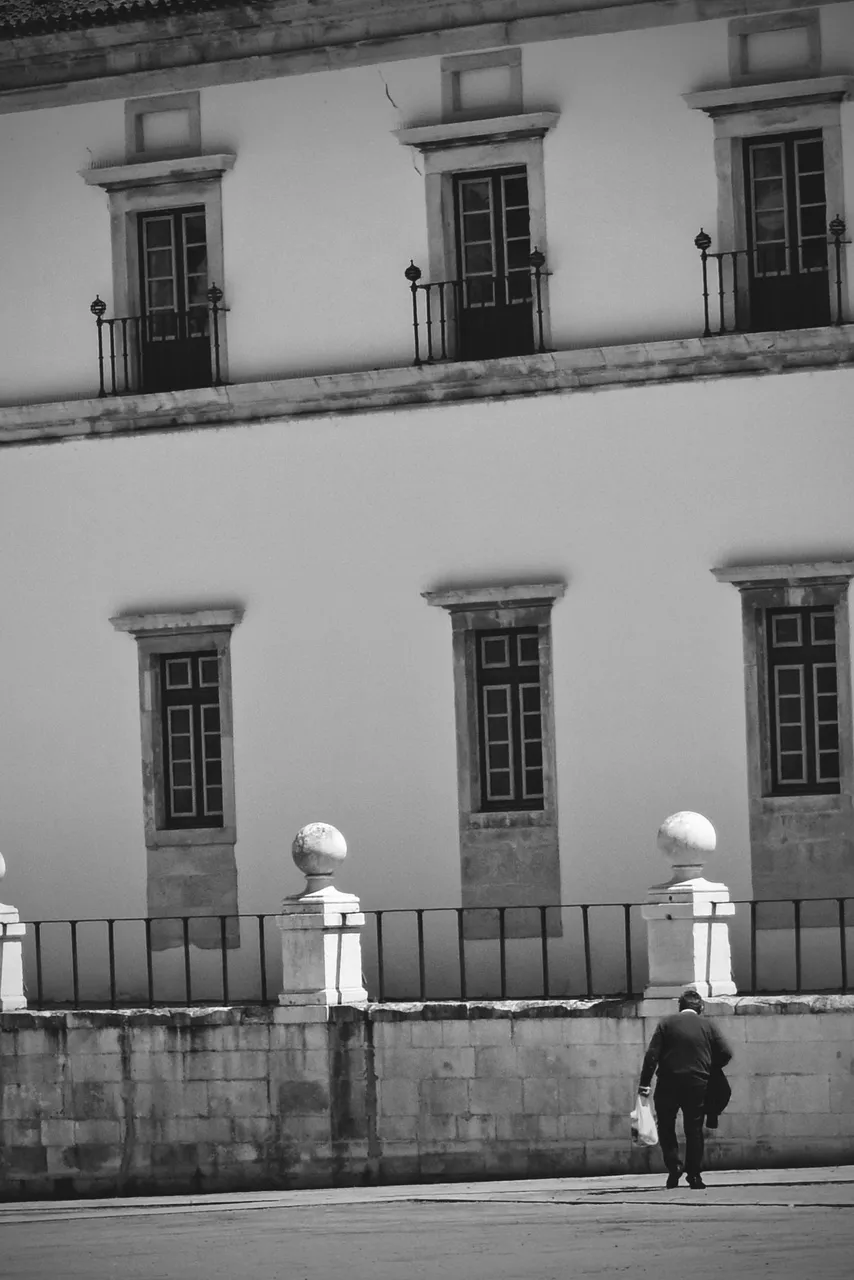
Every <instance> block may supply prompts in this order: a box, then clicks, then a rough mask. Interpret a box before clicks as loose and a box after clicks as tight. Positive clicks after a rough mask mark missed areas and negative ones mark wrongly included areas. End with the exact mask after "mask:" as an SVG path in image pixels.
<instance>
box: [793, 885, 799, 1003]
mask: <svg viewBox="0 0 854 1280" xmlns="http://www.w3.org/2000/svg"><path fill="white" fill-rule="evenodd" d="M792 906H793V908H794V922H795V991H798V992H799V991H800V989H801V900H800V898H795V900H794V901H793V903H792Z"/></svg>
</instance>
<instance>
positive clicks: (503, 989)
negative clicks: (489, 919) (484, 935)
mask: <svg viewBox="0 0 854 1280" xmlns="http://www.w3.org/2000/svg"><path fill="white" fill-rule="evenodd" d="M506 912H507V908H506V907H499V908H498V969H499V974H498V983H499V991H500V993H501V999H502V1000H506V999H507V934H506V930H505V915H506Z"/></svg>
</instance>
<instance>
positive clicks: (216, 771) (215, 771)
mask: <svg viewBox="0 0 854 1280" xmlns="http://www.w3.org/2000/svg"><path fill="white" fill-rule="evenodd" d="M205 782H206V783H207V785H208V786H217V787H218V786H220V785H221V784H222V761H220V760H211V759H207V760H206V761H205Z"/></svg>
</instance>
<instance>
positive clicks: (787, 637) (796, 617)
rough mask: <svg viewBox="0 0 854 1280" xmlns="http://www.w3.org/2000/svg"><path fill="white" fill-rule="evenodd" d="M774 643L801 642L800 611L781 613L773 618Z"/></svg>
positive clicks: (772, 633) (772, 632)
mask: <svg viewBox="0 0 854 1280" xmlns="http://www.w3.org/2000/svg"><path fill="white" fill-rule="evenodd" d="M771 635H772V644H774V645H781V644H800V643H801V616H800V614H798V613H784V614H779V615H777V616H776V617H774V618H772V619H771Z"/></svg>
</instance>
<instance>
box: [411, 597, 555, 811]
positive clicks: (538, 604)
mask: <svg viewBox="0 0 854 1280" xmlns="http://www.w3.org/2000/svg"><path fill="white" fill-rule="evenodd" d="M565 592H566V583H564V582H537V583H527V584H517V585H508V586H493V587H465V588H456V589H451V590H446V591H424V592H422V596H423V598H424V599H425V600H426V601H427V603H428V604H429V605H433V606H434V607H437V608H441V609H445V610H447V612H448V613H449V614H450V616H451V630H452V646H453V666H454V706H455V714H456V726H457V796H458V802H459V815H460V825H461V826H465V827H469V828H472V829H475V828H477V829H481V830H484V829H487V828H494V829H500V830H506V829H507V828H508V827H534V826H536V827H557V784H556V756H555V715H554V675H553V656H552V635H551V614H552V606H553V605H554V603H555V601H556V600H559V599H561V598H562V596H563V595H564V594H565ZM513 627H536V628H537V630H538V633H539V657H540V690H541V715H542V733H543V792H544V798H543V807H542V809H510V810H486V811H484V810H482V809H481V808H480V785H481V784H480V778H481V770H480V760H479V735H478V715H479V709H478V699H477V676H476V671H475V660H476V656H475V640H476V637H477V633H478V631H484V630H497V629H506V628H513Z"/></svg>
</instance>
